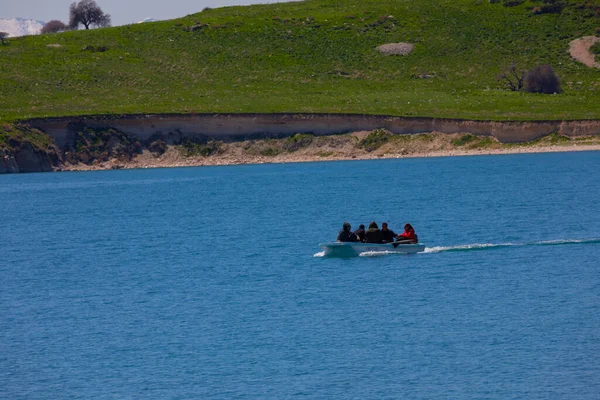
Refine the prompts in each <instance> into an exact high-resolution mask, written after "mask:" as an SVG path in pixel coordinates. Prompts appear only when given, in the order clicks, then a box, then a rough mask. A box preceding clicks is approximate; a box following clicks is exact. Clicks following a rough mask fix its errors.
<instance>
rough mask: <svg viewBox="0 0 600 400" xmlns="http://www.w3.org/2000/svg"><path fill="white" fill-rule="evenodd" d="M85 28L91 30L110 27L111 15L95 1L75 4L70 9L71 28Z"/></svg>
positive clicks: (83, 0)
mask: <svg viewBox="0 0 600 400" xmlns="http://www.w3.org/2000/svg"><path fill="white" fill-rule="evenodd" d="M80 24H81V25H83V26H85V29H90V26H92V25H94V26H98V27H104V26H110V15H109V14H105V13H104V11H102V9H101V8H100V7H99V6H98V4H96V2H95V1H94V0H81V1H80V2H74V3H72V4H71V7H70V8H69V27H70V28H72V29H77V27H78V26H79V25H80Z"/></svg>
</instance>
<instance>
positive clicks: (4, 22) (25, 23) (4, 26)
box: [0, 18, 45, 37]
mask: <svg viewBox="0 0 600 400" xmlns="http://www.w3.org/2000/svg"><path fill="white" fill-rule="evenodd" d="M44 24H45V23H44V22H43V21H38V20H35V19H25V18H0V32H7V33H8V37H17V36H26V35H37V34H39V33H40V31H41V30H42V28H43V27H44Z"/></svg>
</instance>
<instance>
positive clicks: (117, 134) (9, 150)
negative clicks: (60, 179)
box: [0, 119, 600, 173]
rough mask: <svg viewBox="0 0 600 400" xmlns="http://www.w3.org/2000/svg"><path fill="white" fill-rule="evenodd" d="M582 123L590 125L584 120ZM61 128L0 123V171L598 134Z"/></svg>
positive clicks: (323, 154) (498, 150)
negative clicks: (63, 132) (504, 136)
mask: <svg viewBox="0 0 600 400" xmlns="http://www.w3.org/2000/svg"><path fill="white" fill-rule="evenodd" d="M95 121H97V120H95ZM132 121H133V122H135V121H136V120H134V119H133V120H132ZM54 122H56V121H54ZM54 122H53V123H54ZM138 122H139V121H138ZM582 126H584V127H592V126H593V127H594V129H595V125H594V124H592V123H590V122H587V123H585V124H583V125H582ZM200 129H201V128H200ZM67 130H68V134H69V135H70V136H69V139H68V140H67V141H65V136H63V137H60V138H59V139H60V140H58V139H57V136H55V135H50V134H48V133H47V132H46V131H42V130H41V129H38V128H35V127H33V126H32V125H28V124H19V125H14V126H9V127H7V126H4V131H3V130H0V173H18V172H48V171H91V170H110V169H133V168H167V167H187V166H211V165H237V164H265V163H291V162H314V161H338V160H368V159H382V158H408V157H448V156H465V155H489V154H515V153H540V152H563V151H597V150H600V134H598V133H595V131H593V134H592V135H587V136H585V135H583V134H582V133H583V132H587V131H585V130H584V131H579V132H578V133H576V134H574V133H573V132H570V133H571V135H567V134H565V133H562V134H561V133H560V132H561V131H557V132H554V133H550V134H549V135H546V136H543V137H539V135H537V136H536V138H535V139H534V140H531V141H528V142H521V143H514V142H509V143H506V142H502V141H501V140H499V139H498V138H497V137H496V136H494V135H489V134H485V133H484V134H473V133H472V132H470V131H467V132H460V133H446V132H438V131H433V132H429V131H427V132H424V133H411V134H406V133H404V134H403V133H396V132H392V131H390V130H388V129H384V128H377V129H374V130H361V131H352V132H349V133H338V134H334V135H327V134H313V133H295V134H275V133H273V134H262V135H249V136H238V137H228V136H220V137H215V136H206V135H203V134H200V135H196V136H194V135H185V134H184V133H182V132H181V131H179V132H174V133H173V132H171V133H169V134H152V135H149V134H144V135H141V136H140V135H137V134H132V133H130V132H129V133H128V132H123V131H121V130H119V129H115V128H114V127H112V126H111V127H99V126H98V127H97V126H95V125H94V124H79V125H73V124H71V125H69V126H68V129H67ZM224 132H228V131H227V130H225V131H224ZM55 133H56V132H55ZM3 138H4V142H3V141H2V139H3ZM7 138H8V139H7Z"/></svg>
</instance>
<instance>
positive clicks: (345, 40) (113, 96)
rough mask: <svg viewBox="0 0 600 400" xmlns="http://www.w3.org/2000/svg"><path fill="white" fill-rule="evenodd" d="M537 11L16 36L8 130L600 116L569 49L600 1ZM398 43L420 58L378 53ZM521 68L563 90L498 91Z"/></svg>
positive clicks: (4, 71) (5, 86) (239, 11)
mask: <svg viewBox="0 0 600 400" xmlns="http://www.w3.org/2000/svg"><path fill="white" fill-rule="evenodd" d="M579 3H581V4H579ZM578 4H579V5H578ZM539 5H541V2H539V1H538V2H531V1H526V2H525V3H524V4H522V5H518V6H514V7H506V6H504V5H502V4H501V3H500V2H499V3H495V2H494V4H490V1H489V0H441V1H431V0H411V1H406V0H405V1H402V0H396V1H389V0H360V1H358V0H336V1H325V0H307V1H305V2H293V3H279V4H271V5H256V6H250V7H228V8H221V9H212V10H204V11H202V12H199V13H197V14H193V15H189V16H186V17H184V18H181V19H176V20H170V21H162V22H155V23H145V24H138V25H128V26H123V27H114V28H105V29H97V30H90V31H74V32H65V33H60V34H48V35H39V36H30V37H23V38H14V39H9V40H8V41H7V44H6V45H4V46H0V60H1V74H0V121H14V120H18V119H27V118H32V117H45V116H71V115H84V114H123V113H197V112H218V113H230V112H233V113H254V112H258V113H272V112H333V113H368V114H391V115H400V116H432V117H454V118H471V119H497V120H509V119H512V120H514V119H522V120H527V119H586V118H593V119H598V118H600V107H598V105H599V104H600V70H598V69H595V70H594V69H591V68H588V67H585V66H584V65H582V64H580V63H578V62H576V61H574V60H572V59H571V57H570V56H569V54H568V44H569V42H570V41H571V40H573V39H575V38H578V37H581V36H587V35H594V34H596V32H597V30H598V29H600V17H599V15H600V12H599V9H600V1H599V0H587V1H586V0H579V1H577V2H571V3H570V5H569V7H567V8H565V9H564V10H563V11H562V12H561V13H560V14H541V15H534V12H532V7H534V6H539ZM393 42H411V43H414V44H415V48H414V51H413V53H412V54H410V55H408V56H385V55H382V54H380V53H379V52H377V51H376V50H375V47H376V46H378V45H381V44H384V43H393ZM513 62H517V63H518V64H519V65H520V66H521V67H523V68H531V67H533V66H534V65H536V64H538V63H549V64H551V65H552V66H553V67H554V68H555V70H556V72H557V73H558V75H559V77H560V78H561V80H562V87H563V89H564V91H563V93H561V94H555V95H542V94H529V93H523V92H511V91H508V90H505V89H502V86H501V84H500V83H498V81H497V80H496V76H497V75H498V74H499V73H500V72H501V70H502V69H503V68H504V67H506V66H508V65H510V64H512V63H513Z"/></svg>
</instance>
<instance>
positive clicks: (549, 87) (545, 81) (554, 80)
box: [525, 64, 561, 94]
mask: <svg viewBox="0 0 600 400" xmlns="http://www.w3.org/2000/svg"><path fill="white" fill-rule="evenodd" d="M525 90H527V91H528V92H530V93H545V94H553V93H560V92H561V88H560V80H559V79H558V76H557V75H556V73H555V72H554V69H553V68H552V66H550V65H548V64H542V65H538V66H536V67H534V68H533V69H531V70H529V71H528V72H527V75H525Z"/></svg>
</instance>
